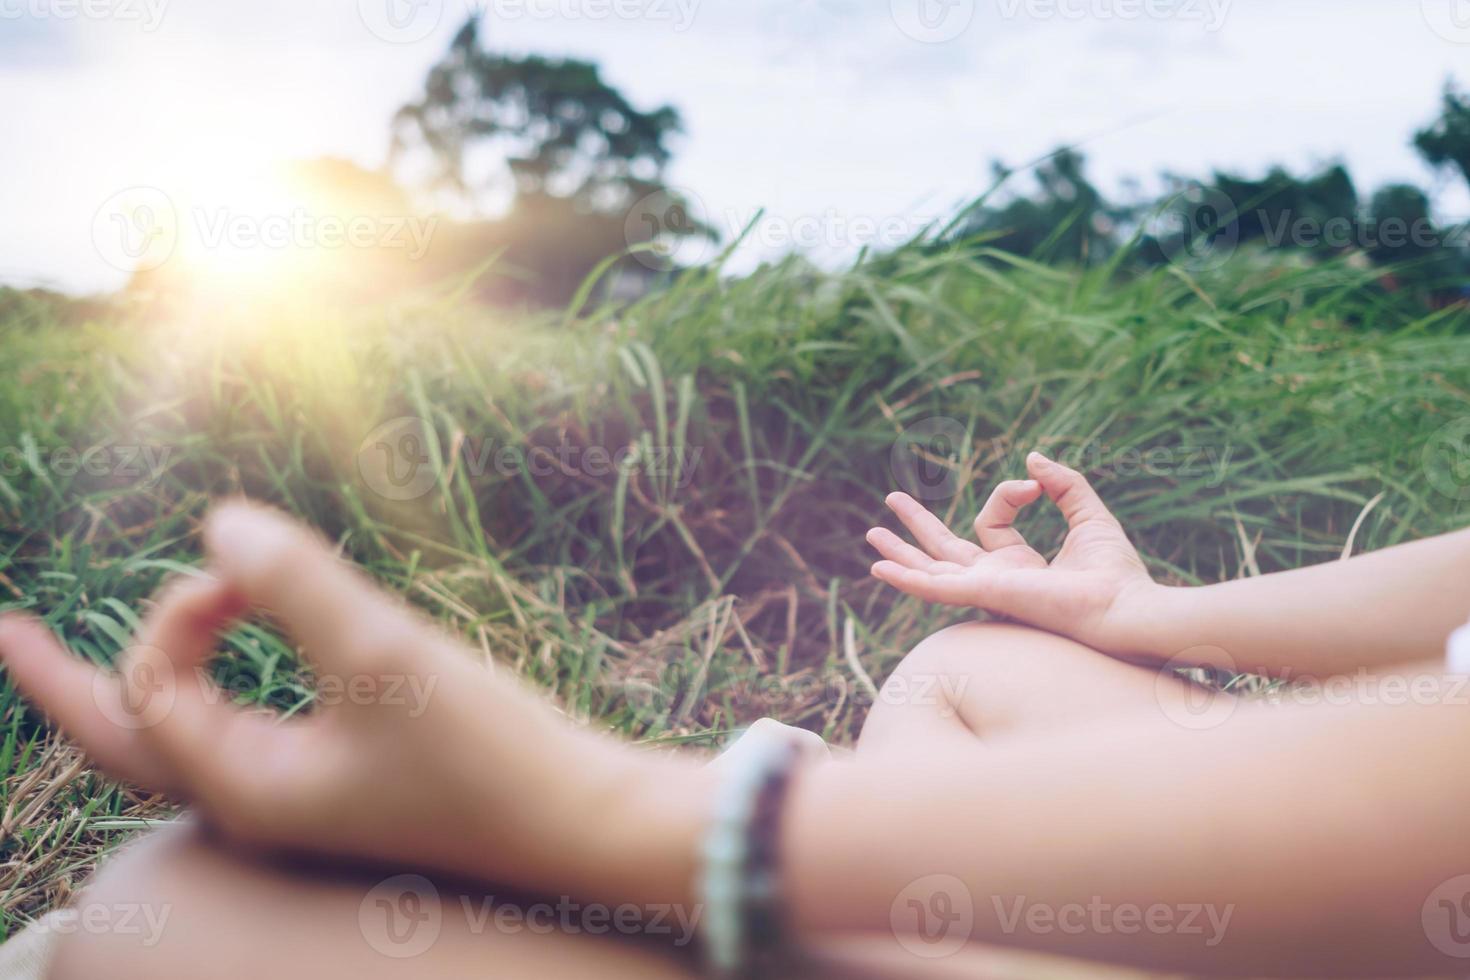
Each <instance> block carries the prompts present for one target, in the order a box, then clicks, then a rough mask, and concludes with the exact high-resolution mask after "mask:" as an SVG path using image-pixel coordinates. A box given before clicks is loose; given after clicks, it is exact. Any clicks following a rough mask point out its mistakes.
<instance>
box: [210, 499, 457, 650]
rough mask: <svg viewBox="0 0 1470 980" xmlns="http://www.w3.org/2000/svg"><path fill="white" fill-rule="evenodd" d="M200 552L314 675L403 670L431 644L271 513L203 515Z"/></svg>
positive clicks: (373, 589) (391, 605) (236, 510)
mask: <svg viewBox="0 0 1470 980" xmlns="http://www.w3.org/2000/svg"><path fill="white" fill-rule="evenodd" d="M204 545H205V550H206V551H207V552H208V554H209V557H210V561H211V563H212V567H213V570H214V572H215V574H217V575H218V576H219V577H220V578H221V579H223V580H224V581H225V582H227V583H229V584H230V585H231V586H232V587H234V588H236V589H238V590H239V591H240V593H241V594H242V595H244V597H245V598H246V600H248V601H249V603H250V604H251V605H252V606H255V607H257V608H263V609H265V610H267V611H269V612H270V613H272V614H273V615H274V616H275V617H276V618H277V619H279V620H280V622H281V624H282V625H283V626H285V628H286V629H287V630H288V631H289V632H290V633H291V635H292V636H293V637H295V638H296V639H297V640H299V641H300V642H301V644H302V645H303V646H304V647H305V648H306V652H307V655H308V657H309V658H310V659H311V660H312V661H313V663H315V664H316V665H317V666H318V667H319V668H322V669H325V670H326V671H329V672H340V673H342V674H344V675H345V674H350V673H355V672H361V671H363V670H371V669H376V668H381V667H382V666H383V665H384V664H385V663H388V662H391V663H394V664H398V663H403V664H404V665H405V666H407V664H408V663H409V662H410V661H411V659H412V658H410V657H408V656H406V655H407V654H408V653H409V652H410V651H413V650H415V649H419V648H424V647H426V646H429V645H430V639H431V637H432V633H431V631H430V630H428V629H427V628H426V625H425V624H424V623H423V622H421V621H420V620H419V619H418V617H417V616H416V615H415V614H414V613H412V612H411V611H410V610H409V609H408V608H407V607H406V606H404V605H402V604H401V603H400V602H399V601H398V599H396V598H395V597H393V596H390V595H388V594H387V593H386V592H384V591H383V590H381V589H379V588H378V587H377V586H376V585H374V584H373V583H372V582H371V581H369V580H368V579H367V577H366V576H365V575H363V574H362V573H361V572H359V571H358V570H357V569H356V568H354V567H352V566H351V565H350V564H348V563H347V562H344V561H342V560H341V559H339V558H338V557H337V556H336V554H334V553H333V551H332V550H331V549H330V548H329V547H328V545H327V543H326V542H325V541H324V540H323V539H322V538H321V537H320V536H318V535H317V534H316V533H315V532H314V531H311V530H309V529H308V528H306V527H305V526H303V525H301V524H298V523H296V522H295V521H293V520H290V519H289V518H287V517H286V516H285V515H283V514H281V513H279V512H278V511H275V510H272V509H270V508H267V507H261V506H258V505H255V504H250V503H245V502H231V503H229V504H225V505H222V506H220V507H218V508H216V509H215V510H214V512H213V513H211V514H210V516H209V520H208V523H207V524H206V525H205V530H204Z"/></svg>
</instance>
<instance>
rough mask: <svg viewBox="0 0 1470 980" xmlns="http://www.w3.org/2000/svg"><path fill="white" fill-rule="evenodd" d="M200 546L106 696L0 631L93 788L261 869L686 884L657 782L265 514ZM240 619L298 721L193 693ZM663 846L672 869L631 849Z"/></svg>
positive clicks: (105, 688)
mask: <svg viewBox="0 0 1470 980" xmlns="http://www.w3.org/2000/svg"><path fill="white" fill-rule="evenodd" d="M204 537H205V545H206V550H207V552H208V555H209V558H210V568H211V571H212V573H213V575H212V576H209V577H201V578H191V579H184V580H181V581H180V582H178V583H175V584H174V585H173V586H172V587H170V588H169V589H166V590H165V591H164V593H163V595H162V597H161V599H160V600H159V601H158V602H157V604H156V605H155V607H154V608H153V609H152V611H151V612H150V614H149V615H148V616H147V617H146V619H145V621H144V625H143V628H142V630H141V631H140V633H139V635H138V636H137V638H136V642H135V644H134V645H133V646H132V647H130V648H129V649H128V650H127V651H126V652H125V654H124V657H123V659H122V661H121V663H120V668H121V669H120V671H119V673H117V674H112V673H109V672H102V671H99V670H98V669H97V668H95V667H93V666H92V665H90V664H88V663H86V662H85V661H83V660H81V659H79V658H77V657H74V656H71V655H70V654H69V653H68V652H67V651H66V650H64V649H63V648H62V646H61V645H60V644H59V643H58V642H57V640H56V638H55V636H54V635H53V634H52V633H51V631H50V630H49V629H47V628H46V627H45V626H44V625H43V624H42V623H40V622H39V621H37V620H34V619H31V618H29V617H23V616H16V615H11V616H6V617H4V618H3V619H0V657H3V660H4V663H5V666H6V667H7V669H8V671H9V672H10V674H11V676H12V677H14V679H15V681H16V683H17V685H18V686H19V687H20V688H21V690H22V691H23V692H24V693H25V694H26V695H28V696H29V697H30V698H31V699H32V700H33V701H34V702H35V703H36V704H38V705H39V706H40V707H41V708H42V709H44V710H45V712H46V713H47V715H48V716H50V718H51V719H52V721H53V722H55V723H56V724H58V725H60V727H61V728H62V729H64V730H65V731H66V732H67V734H68V735H70V736H71V737H72V738H73V739H75V740H76V741H77V742H78V743H80V744H81V746H82V748H83V749H85V750H86V751H87V753H88V754H89V755H90V756H91V757H92V758H93V760H94V761H95V762H97V763H98V764H99V765H100V766H101V767H102V768H104V769H106V770H107V771H108V772H110V773H111V774H112V775H114V776H117V777H120V778H123V779H126V780H128V781H130V782H133V783H136V784H139V785H141V786H144V787H146V788H149V789H152V790H155V791H160V792H165V793H168V794H170V795H172V796H175V797H177V798H179V799H181V800H184V801H186V802H189V803H191V804H193V805H194V806H195V807H196V808H197V809H198V811H199V812H200V814H201V815H202V817H203V818H204V820H205V822H206V824H207V825H210V826H212V827H214V828H215V829H217V830H219V831H221V832H223V834H224V835H225V837H226V838H227V839H229V840H232V841H235V842H237V843H239V844H243V845H249V846H256V847H261V848H265V849H269V850H285V851H302V852H311V853H319V854H327V855H335V856H340V857H350V858H359V859H363V858H366V859H372V860H375V861H380V862H388V863H394V864H400V865H407V866H410V867H422V868H425V869H444V870H448V871H451V872H457V873H461V874H468V875H471V876H474V877H477V878H479V879H481V880H484V881H489V882H493V883H495V884H497V885H503V886H521V887H526V888H537V889H545V890H547V891H548V892H549V891H552V890H567V891H568V893H569V894H581V893H585V892H586V891H587V890H590V889H595V888H599V887H600V886H601V885H602V884H605V883H606V882H607V881H610V880H615V879H617V878H619V877H626V876H625V875H620V874H619V872H620V871H622V870H623V869H624V865H626V864H629V863H631V862H646V863H648V864H653V862H654V861H655V860H656V859H657V858H659V857H668V858H669V860H670V861H672V863H673V867H671V868H670V871H669V874H670V876H671V878H673V879H675V880H678V879H682V878H684V876H686V875H689V874H690V873H691V872H690V869H689V867H688V866H689V865H690V862H692V860H693V855H694V852H695V839H696V838H695V836H692V835H694V834H697V829H698V823H699V820H698V817H697V815H695V814H693V813H681V812H680V811H679V810H678V807H677V805H675V804H676V803H677V802H678V801H672V802H671V801H670V800H669V799H668V798H667V797H668V794H667V793H666V792H665V791H664V790H662V789H661V788H660V787H661V786H664V785H667V784H668V783H669V782H671V780H668V779H666V778H665V777H666V776H667V775H668V773H667V771H666V770H668V769H669V768H670V766H671V765H672V763H669V762H667V760H655V759H652V758H650V757H647V756H645V755H643V754H640V753H636V752H633V751H631V750H629V749H627V748H625V747H624V746H621V745H619V744H617V743H616V742H614V741H613V740H611V739H607V738H603V737H600V736H596V735H593V734H591V733H588V732H585V731H582V730H579V729H577V728H575V727H574V726H573V725H571V724H570V723H568V722H567V721H566V720H565V719H564V718H562V717H561V716H560V715H558V714H557V712H556V711H555V710H554V709H553V708H552V707H551V706H550V705H548V704H546V703H545V702H544V701H542V700H541V699H540V698H538V697H536V696H535V695H533V694H531V693H530V692H528V691H526V690H523V689H522V688H521V686H520V685H519V684H518V683H517V682H516V681H514V680H512V679H510V678H508V677H504V676H496V675H495V673H494V672H493V671H492V668H491V666H490V665H489V664H486V663H484V662H483V661H482V658H481V657H480V655H479V654H478V653H476V652H472V651H470V650H468V649H466V648H465V647H464V645H463V644H461V643H459V642H457V641H455V640H453V639H451V638H450V637H448V636H447V635H444V634H442V633H441V632H440V631H439V630H438V629H437V628H436V627H435V626H434V625H433V624H431V623H429V622H427V621H426V620H424V619H423V618H422V617H420V616H419V615H418V614H416V613H414V612H412V611H410V610H409V609H408V608H407V607H405V606H404V605H403V604H402V603H400V602H399V601H397V600H396V599H394V598H393V597H390V596H388V595H386V594H385V593H383V592H382V591H380V590H379V589H378V588H377V587H376V586H374V585H373V584H372V583H370V582H369V581H368V580H367V578H366V577H365V576H363V575H362V574H361V573H359V572H358V571H357V570H355V569H353V568H352V567H350V566H349V565H347V564H346V563H344V562H342V561H340V560H339V559H338V558H337V557H336V556H335V555H334V554H333V553H332V551H331V550H330V549H329V548H328V546H327V544H326V542H324V541H322V540H321V539H320V538H319V537H318V536H317V535H315V534H313V533H311V532H310V531H308V530H307V529H306V528H304V527H302V526H300V525H298V524H296V523H294V522H292V521H290V520H288V519H286V518H285V517H284V516H282V515H280V514H278V513H276V512H274V511H271V510H268V509H265V508H262V507H258V506H253V505H247V504H231V505H227V506H225V507H222V508H220V509H218V510H217V511H215V513H214V514H213V515H212V516H211V518H210V520H209V522H208V524H207V526H206V529H205V535H204ZM251 608H254V609H261V610H266V611H268V612H269V613H271V614H272V615H273V616H274V617H275V618H276V620H277V621H278V622H279V624H280V625H281V626H282V628H283V629H284V630H285V631H286V632H287V633H288V634H290V635H291V636H292V637H293V638H294V639H295V640H297V641H298V642H299V643H301V645H302V646H303V647H304V648H305V653H306V656H307V657H308V658H309V660H310V662H311V664H312V666H313V668H314V674H315V684H316V687H317V691H318V699H317V705H316V707H315V709H314V710H313V711H312V712H311V714H310V715H308V716H304V717H296V718H291V719H286V720H284V721H283V720H280V719H277V718H274V717H272V716H270V715H268V714H266V713H263V712H260V711H251V710H246V709H243V708H240V707H237V706H236V705H234V704H232V703H231V702H230V700H229V699H228V698H227V697H224V696H223V695H222V692H221V691H220V690H218V689H217V688H215V687H214V685H213V684H212V683H211V682H210V681H209V679H208V677H207V673H206V671H204V670H203V667H204V664H205V661H206V660H207V658H208V657H209V656H210V654H211V653H212V652H213V650H214V648H215V642H216V637H217V634H218V633H219V631H220V630H221V629H223V628H224V627H226V626H227V625H228V624H229V623H230V622H231V621H233V620H234V619H235V618H236V617H238V616H240V615H241V614H243V613H244V612H245V611H246V610H248V609H251ZM699 779H700V777H699V775H698V770H692V771H691V773H689V774H688V776H687V780H686V783H687V784H689V785H691V786H693V785H696V784H697V783H698V781H699ZM695 802H696V803H697V800H696V801H695ZM681 818H683V821H682V822H680V820H681ZM681 833H684V834H686V835H690V836H689V840H688V841H687V842H686V844H687V846H686V847H685V848H684V850H683V851H682V852H681V851H680V849H679V848H677V847H672V848H671V847H669V846H668V843H669V841H661V842H659V843H658V845H657V847H656V848H655V847H654V846H653V845H649V847H648V848H646V849H645V848H643V847H642V842H644V841H647V840H648V839H649V837H650V836H651V835H653V834H663V835H666V836H667V837H668V838H669V839H670V840H672V841H678V839H679V835H680V834H681ZM638 870H639V873H640V874H643V875H644V876H645V877H646V876H647V870H648V869H647V868H640V869H638Z"/></svg>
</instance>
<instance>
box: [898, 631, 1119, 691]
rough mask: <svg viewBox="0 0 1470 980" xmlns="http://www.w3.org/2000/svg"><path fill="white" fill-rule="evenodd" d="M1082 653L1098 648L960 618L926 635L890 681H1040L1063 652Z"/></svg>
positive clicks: (1043, 633)
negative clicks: (965, 679) (1028, 679)
mask: <svg viewBox="0 0 1470 980" xmlns="http://www.w3.org/2000/svg"><path fill="white" fill-rule="evenodd" d="M1068 647H1072V648H1075V650H1071V651H1069V650H1068V649H1067V648H1068ZM1079 652H1081V653H1087V654H1092V653H1093V651H1091V650H1088V649H1087V648H1086V647H1082V646H1081V645H1080V644H1077V643H1074V642H1073V641H1072V640H1068V639H1066V638H1064V637H1060V636H1056V635H1054V634H1052V633H1046V632H1043V631H1042V630H1037V629H1033V628H1031V627H1029V626H1020V625H1017V624H1015V623H982V622H968V623H959V624H956V625H954V626H949V627H946V628H945V629H942V630H940V631H939V632H937V633H933V634H931V635H930V636H928V637H925V638H924V640H923V641H921V642H920V643H919V644H918V645H917V646H915V647H914V648H913V650H911V651H909V653H908V655H907V656H906V657H904V658H903V660H902V661H901V662H900V663H899V665H898V667H897V668H895V669H894V671H893V673H892V674H891V675H890V676H889V683H894V682H895V681H896V682H898V683H909V684H912V683H915V682H919V681H922V680H925V679H929V678H935V679H938V678H960V677H966V678H980V679H983V678H987V677H994V678H1002V677H1004V678H1006V679H1008V680H1012V681H1014V680H1016V679H1018V678H1019V677H1022V676H1034V677H1035V678H1037V679H1038V680H1040V679H1043V678H1045V677H1046V676H1047V675H1048V674H1052V673H1053V671H1054V669H1055V666H1056V662H1057V660H1058V658H1059V657H1063V656H1066V655H1068V654H1069V653H1070V654H1071V655H1074V656H1075V655H1076V653H1079ZM886 686H887V685H886V684H885V687H886Z"/></svg>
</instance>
